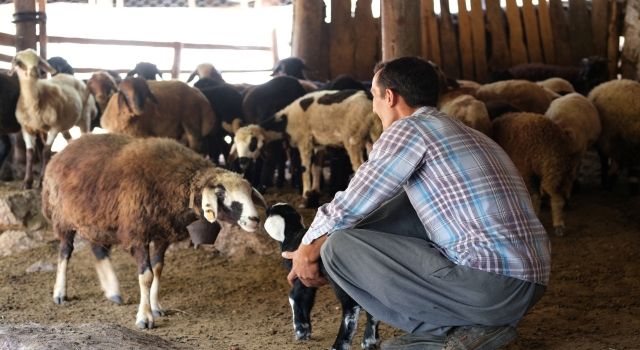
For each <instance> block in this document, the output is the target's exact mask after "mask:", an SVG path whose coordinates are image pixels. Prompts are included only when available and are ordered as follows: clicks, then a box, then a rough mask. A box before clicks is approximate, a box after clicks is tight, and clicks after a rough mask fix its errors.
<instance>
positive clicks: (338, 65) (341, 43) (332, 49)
mask: <svg viewBox="0 0 640 350" xmlns="http://www.w3.org/2000/svg"><path fill="white" fill-rule="evenodd" d="M356 39H357V38H356V37H355V35H354V27H353V25H352V20H351V0H331V23H330V24H329V76H330V77H331V78H335V77H337V76H338V75H340V74H347V73H349V74H351V73H352V72H353V69H354V64H353V59H354V54H355V52H354V46H355V45H354V43H355V40H356Z"/></svg>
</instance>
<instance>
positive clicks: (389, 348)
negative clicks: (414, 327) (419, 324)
mask: <svg viewBox="0 0 640 350" xmlns="http://www.w3.org/2000/svg"><path fill="white" fill-rule="evenodd" d="M444 341H445V337H443V336H435V335H433V334H431V333H419V332H418V333H409V334H405V335H403V336H401V337H396V338H393V339H389V340H387V341H384V342H382V344H380V349H381V350H442V349H444Z"/></svg>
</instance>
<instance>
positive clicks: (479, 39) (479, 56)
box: [471, 0, 488, 83]
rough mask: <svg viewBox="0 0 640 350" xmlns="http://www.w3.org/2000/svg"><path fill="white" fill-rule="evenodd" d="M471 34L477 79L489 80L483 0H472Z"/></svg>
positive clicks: (482, 81) (481, 80) (479, 80)
mask: <svg viewBox="0 0 640 350" xmlns="http://www.w3.org/2000/svg"><path fill="white" fill-rule="evenodd" d="M471 27H472V28H473V30H472V31H471V36H472V39H473V52H474V53H475V54H474V55H473V63H474V67H475V72H476V81H478V82H481V83H485V82H487V73H488V72H487V52H486V38H485V23H484V10H483V9H482V0H471Z"/></svg>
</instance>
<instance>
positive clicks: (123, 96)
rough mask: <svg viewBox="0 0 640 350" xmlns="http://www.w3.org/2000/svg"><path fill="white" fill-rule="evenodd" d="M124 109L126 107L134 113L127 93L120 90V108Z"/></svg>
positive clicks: (120, 109)
mask: <svg viewBox="0 0 640 350" xmlns="http://www.w3.org/2000/svg"><path fill="white" fill-rule="evenodd" d="M123 109H126V111H128V112H129V114H133V110H132V109H131V105H130V104H129V99H128V98H127V95H126V94H125V93H124V92H123V91H122V90H120V91H118V110H119V111H122V110H123Z"/></svg>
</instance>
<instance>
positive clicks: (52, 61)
mask: <svg viewBox="0 0 640 350" xmlns="http://www.w3.org/2000/svg"><path fill="white" fill-rule="evenodd" d="M47 62H48V63H49V65H50V66H51V67H53V69H55V73H52V75H56V74H59V73H64V74H69V75H73V74H74V73H75V72H74V70H73V67H71V65H70V64H69V62H67V60H65V59H64V58H62V57H60V56H55V57H51V58H49V59H48V60H47Z"/></svg>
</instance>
